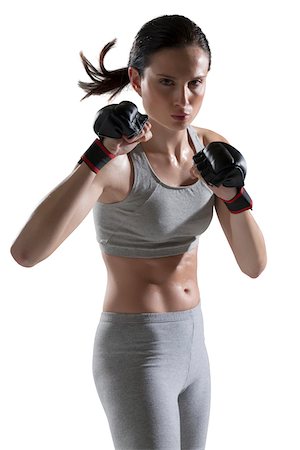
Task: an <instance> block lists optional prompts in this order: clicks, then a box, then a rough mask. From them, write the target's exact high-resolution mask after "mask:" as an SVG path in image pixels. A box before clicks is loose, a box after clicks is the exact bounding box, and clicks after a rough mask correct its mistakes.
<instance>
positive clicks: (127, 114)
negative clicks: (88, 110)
mask: <svg viewBox="0 0 300 450" xmlns="http://www.w3.org/2000/svg"><path fill="white" fill-rule="evenodd" d="M147 120H148V116H147V115H146V114H141V113H139V111H138V109H137V107H136V105H135V104H134V103H132V102H128V101H123V102H121V103H119V104H113V105H108V106H105V107H104V108H102V109H100V110H99V111H98V112H97V114H96V118H95V122H94V131H95V133H96V134H97V136H98V137H99V139H96V140H95V141H94V142H93V143H92V145H91V146H90V147H89V148H88V149H87V150H86V152H85V153H84V154H83V155H82V156H81V158H80V160H79V161H78V164H81V163H82V162H83V161H84V162H85V163H86V164H87V165H88V166H89V168H90V169H91V170H92V171H93V172H95V173H98V172H99V170H100V169H101V168H102V167H103V166H104V165H105V164H107V163H108V162H109V161H110V160H111V159H113V158H115V157H116V155H115V154H113V153H111V152H110V151H109V150H108V149H107V148H106V147H105V146H104V145H103V139H104V137H110V138H115V139H120V138H121V137H122V136H123V135H124V136H126V137H128V138H129V139H131V138H133V137H134V136H138V135H139V134H140V133H141V132H142V130H143V127H144V125H145V123H146V122H147Z"/></svg>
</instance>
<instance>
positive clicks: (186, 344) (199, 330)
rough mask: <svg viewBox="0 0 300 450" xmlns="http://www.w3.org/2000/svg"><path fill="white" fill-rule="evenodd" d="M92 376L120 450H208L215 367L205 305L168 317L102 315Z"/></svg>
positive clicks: (160, 314)
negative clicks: (207, 343)
mask: <svg viewBox="0 0 300 450" xmlns="http://www.w3.org/2000/svg"><path fill="white" fill-rule="evenodd" d="M93 376H94V380H95V385H96V388H97V392H98V395H99V398H100V401H101V403H102V406H103V408H104V411H105V414H106V416H107V420H108V423H109V427H110V431H111V435H112V439H113V442H114V446H115V449H116V450H163V449H164V450H204V448H205V442H206V436H207V429H208V422H209V412H210V367H209V360H208V355H207V351H206V346H205V339H204V328H203V317H202V310H201V306H200V303H199V304H198V305H197V306H196V307H195V308H193V309H189V310H184V311H175V312H166V313H135V314H133V313H113V312H102V313H101V317H100V322H99V324H98V327H97V331H96V336H95V342H94V352H93Z"/></svg>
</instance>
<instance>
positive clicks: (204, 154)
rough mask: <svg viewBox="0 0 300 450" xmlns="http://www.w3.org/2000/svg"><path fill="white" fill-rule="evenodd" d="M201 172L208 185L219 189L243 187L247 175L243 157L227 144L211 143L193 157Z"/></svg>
mask: <svg viewBox="0 0 300 450" xmlns="http://www.w3.org/2000/svg"><path fill="white" fill-rule="evenodd" d="M193 160H194V162H195V164H196V166H197V169H198V170H199V172H201V175H202V176H203V178H204V180H205V181H206V182H207V183H211V184H213V185H215V186H217V187H219V186H220V185H221V184H222V185H223V186H226V187H242V186H244V180H245V177H246V173H247V165H246V161H245V159H244V157H243V155H242V154H241V153H240V152H239V151H238V150H237V149H236V148H234V147H232V145H230V144H227V143H226V142H210V143H209V144H208V145H207V146H206V147H205V148H204V149H203V150H201V151H200V152H198V153H197V154H196V155H194V156H193Z"/></svg>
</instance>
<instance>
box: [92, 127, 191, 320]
mask: <svg viewBox="0 0 300 450" xmlns="http://www.w3.org/2000/svg"><path fill="white" fill-rule="evenodd" d="M197 130H198V135H199V130H200V129H199V128H198V129H197ZM143 147H144V144H143ZM194 152H195V150H194V148H193V144H192V142H191V141H189V142H188V144H187V147H186V149H185V151H184V152H183V153H182V155H181V160H180V161H175V160H174V159H173V158H170V159H168V158H166V157H165V156H164V157H162V155H159V154H155V153H151V152H147V158H148V161H149V163H150V165H151V167H152V169H153V170H154V172H155V173H156V175H157V176H158V177H159V178H160V180H162V181H163V182H164V183H166V184H168V185H171V186H180V185H191V184H193V183H195V182H196V181H197V179H196V178H195V176H194V175H193V174H192V173H191V158H192V155H193V154H194ZM121 157H122V158H124V163H123V164H122V168H121V171H122V173H120V176H118V177H117V179H116V184H115V186H110V187H109V188H106V189H104V191H103V193H102V195H101V196H100V198H99V201H101V202H103V203H114V202H117V201H120V200H122V199H124V198H125V197H126V196H127V195H128V193H129V192H130V189H131V187H132V184H133V176H134V174H133V168H132V163H131V160H130V159H129V157H128V155H123V156H120V157H119V158H121ZM102 256H103V260H104V262H105V264H106V268H107V274H108V276H107V289H106V293H105V298H104V302H103V311H111V312H127V313H130V312H131V313H140V312H167V311H180V310H186V309H190V308H193V307H195V306H196V305H197V304H198V303H199V302H200V293H199V287H198V282H197V248H194V249H192V250H191V251H189V252H186V253H184V254H181V255H174V256H166V257H161V258H128V257H119V256H112V255H108V254H105V253H104V252H103V253H102Z"/></svg>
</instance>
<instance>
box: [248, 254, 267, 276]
mask: <svg viewBox="0 0 300 450" xmlns="http://www.w3.org/2000/svg"><path fill="white" fill-rule="evenodd" d="M266 265H267V259H264V260H263V261H260V262H258V263H257V264H256V265H255V267H252V268H251V269H250V268H248V269H247V270H243V272H244V273H245V274H246V275H248V276H249V277H250V278H258V277H259V275H261V274H262V272H263V271H264V270H265V268H266Z"/></svg>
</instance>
